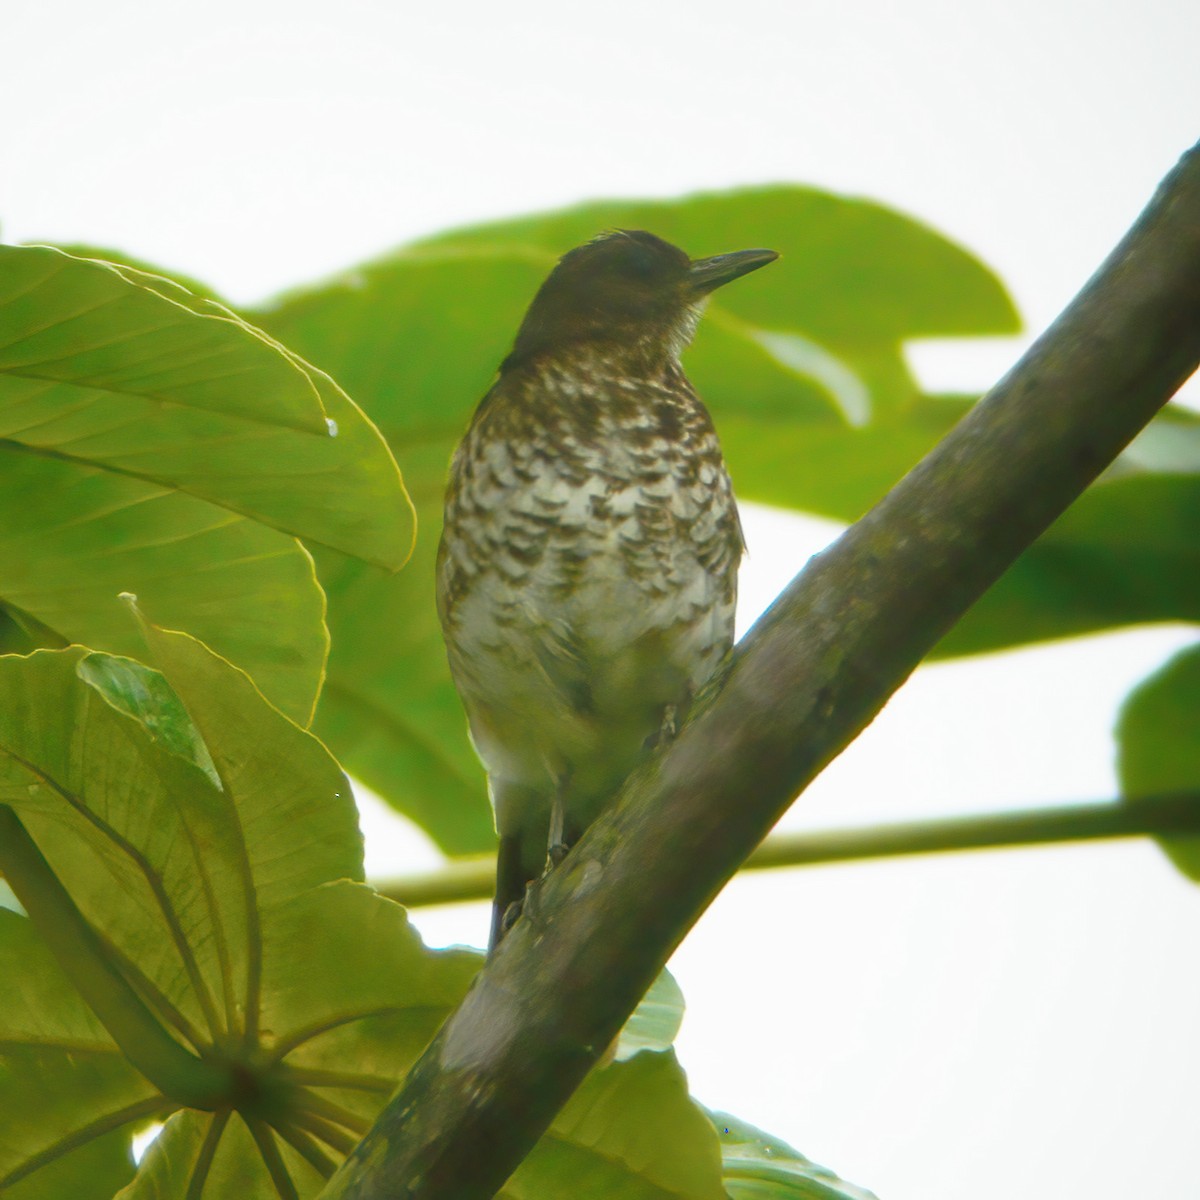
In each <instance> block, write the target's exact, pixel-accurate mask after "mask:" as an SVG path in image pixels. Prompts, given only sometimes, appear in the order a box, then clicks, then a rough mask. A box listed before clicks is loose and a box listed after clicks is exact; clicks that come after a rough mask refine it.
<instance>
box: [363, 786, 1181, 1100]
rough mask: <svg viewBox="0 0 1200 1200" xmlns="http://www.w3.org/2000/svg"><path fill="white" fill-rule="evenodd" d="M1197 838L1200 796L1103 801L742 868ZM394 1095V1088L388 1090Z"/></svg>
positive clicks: (486, 884) (763, 855) (786, 836)
mask: <svg viewBox="0 0 1200 1200" xmlns="http://www.w3.org/2000/svg"><path fill="white" fill-rule="evenodd" d="M1186 833H1190V834H1200V792H1188V793H1179V794H1175V795H1165V796H1142V797H1139V798H1138V800H1137V803H1136V804H1126V803H1123V802H1122V801H1120V800H1102V801H1097V802H1094V803H1090V804H1064V805H1060V806H1056V807H1054V808H1033V809H1007V810H1005V811H1002V812H995V813H973V814H971V815H969V816H954V817H938V818H933V819H930V820H923V821H904V822H899V823H897V824H894V825H864V826H851V827H849V828H847V829H819V830H813V831H811V832H808V833H776V834H772V836H771V837H769V838H767V840H766V841H765V842H763V843H762V845H761V846H759V847H758V848H757V849H756V850H755V851H754V853H753V854H751V855H750V857H749V858H748V859H746V861H745V862H744V863H742V865H741V866H740V867H739V868H738V869H739V871H773V870H779V869H781V868H783V869H786V868H791V867H815V866H825V865H827V864H830V863H845V862H862V861H863V860H864V859H873V858H901V857H906V856H907V855H910V854H941V853H947V852H951V851H956V850H1000V849H1008V848H1012V847H1014V846H1046V845H1050V844H1053V843H1062V842H1092V841H1100V840H1103V839H1107V838H1134V837H1164V836H1171V835H1176V836H1178V835H1179V834H1186ZM495 878H496V859H495V856H494V855H491V854H480V855H477V856H475V857H473V858H469V859H459V860H451V861H450V862H448V863H447V864H446V865H445V866H444V867H442V868H441V869H440V870H437V871H430V872H428V873H427V874H423V875H405V876H402V877H399V878H396V879H388V880H383V881H380V882H377V883H376V884H375V889H376V891H378V892H379V894H380V895H382V896H387V898H388V899H389V900H395V901H396V903H397V904H403V905H404V907H405V908H422V907H425V906H427V905H433V904H456V903H460V902H464V901H472V900H487V899H489V898H490V897H491V894H492V889H493V887H494V885H495ZM388 1090H389V1091H390V1090H391V1089H390V1088H389V1089H388Z"/></svg>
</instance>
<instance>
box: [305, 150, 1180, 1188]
mask: <svg viewBox="0 0 1200 1200" xmlns="http://www.w3.org/2000/svg"><path fill="white" fill-rule="evenodd" d="M1198 361H1200V147H1197V148H1196V149H1194V150H1193V151H1191V152H1190V153H1189V154H1188V155H1186V156H1185V157H1184V159H1183V160H1182V162H1181V163H1180V164H1179V166H1178V167H1177V168H1176V169H1175V170H1174V171H1173V172H1172V173H1171V174H1170V175H1169V176H1168V177H1167V179H1166V180H1165V181H1164V183H1163V185H1162V186H1161V187H1160V189H1159V191H1158V193H1157V195H1156V196H1155V197H1154V199H1153V200H1152V201H1151V203H1150V205H1149V206H1148V207H1147V209H1146V211H1145V212H1144V213H1143V214H1142V216H1141V217H1140V218H1139V220H1138V222H1137V223H1136V225H1135V226H1134V228H1133V229H1132V230H1131V231H1130V233H1129V234H1128V235H1127V236H1126V237H1125V239H1124V240H1123V241H1122V242H1121V244H1120V245H1119V246H1118V247H1117V248H1116V250H1115V251H1114V252H1113V253H1112V255H1110V257H1109V258H1108V260H1107V261H1106V262H1105V263H1104V265H1103V266H1102V267H1101V268H1100V270H1099V271H1098V272H1097V274H1096V275H1095V276H1094V277H1093V279H1092V280H1091V281H1090V282H1089V283H1088V284H1087V286H1086V287H1085V288H1084V289H1083V291H1082V292H1081V293H1080V294H1079V295H1078V296H1077V297H1076V298H1075V300H1074V301H1073V302H1072V303H1071V305H1070V306H1069V307H1068V308H1067V310H1066V311H1065V312H1064V313H1063V315H1062V316H1061V317H1059V319H1058V320H1057V321H1056V322H1055V323H1054V325H1053V326H1052V327H1051V328H1050V329H1049V331H1047V333H1045V334H1044V335H1043V336H1042V337H1041V338H1040V339H1039V340H1038V341H1037V342H1036V343H1035V345H1034V346H1033V347H1032V348H1031V349H1030V350H1029V352H1028V353H1027V354H1026V355H1025V356H1024V357H1023V358H1022V360H1021V362H1020V363H1018V365H1017V366H1016V367H1015V368H1014V369H1013V371H1011V372H1010V373H1009V374H1008V375H1007V376H1006V377H1005V378H1004V379H1003V380H1002V381H1001V382H1000V383H999V384H998V385H997V386H996V387H995V388H994V389H993V390H992V391H991V392H990V393H989V394H988V396H987V397H986V398H985V399H984V400H983V401H981V402H980V404H978V405H977V406H976V407H975V408H974V409H973V410H972V411H971V412H970V413H969V414H968V415H967V416H966V417H965V418H964V419H963V421H962V422H960V424H959V425H958V426H957V427H956V428H955V429H954V430H953V431H952V432H951V433H950V434H949V435H948V436H947V437H946V438H945V439H944V440H943V441H942V442H941V444H940V445H939V446H937V447H936V448H935V449H934V450H933V451H932V452H931V453H930V454H929V455H928V456H927V457H926V458H925V459H924V460H923V461H922V462H921V463H920V464H919V465H918V466H917V467H916V468H915V469H914V470H913V471H912V472H910V473H909V474H908V475H907V476H906V477H905V478H904V479H903V480H902V481H901V482H900V483H899V484H898V485H897V486H896V487H895V488H894V489H893V490H892V491H891V492H890V493H889V494H888V495H887V496H886V497H885V498H884V500H883V501H882V502H881V503H880V504H879V505H877V506H876V508H874V509H873V510H872V511H871V512H870V513H868V514H867V515H866V516H865V517H864V518H863V519H862V520H861V521H859V522H858V523H857V524H856V525H854V526H853V527H852V528H850V529H849V530H847V531H846V533H845V534H843V535H842V537H841V538H839V539H838V541H837V542H835V543H834V545H833V546H832V547H830V548H829V549H828V550H826V551H825V552H824V553H823V554H821V555H819V556H817V557H816V558H815V559H813V560H812V561H811V562H810V563H809V565H808V566H807V567H806V568H805V570H804V571H803V572H802V573H801V574H800V575H799V576H798V577H797V578H796V580H794V581H793V582H792V584H791V585H790V586H789V587H788V588H787V589H786V591H785V592H784V593H783V594H782V596H780V598H779V599H778V600H776V602H775V603H774V605H773V606H772V607H771V608H770V610H768V612H767V613H766V614H764V616H763V617H762V618H761V619H760V620H759V622H758V623H757V624H756V625H755V627H754V628H753V629H752V630H751V632H750V633H749V634H748V635H747V637H746V638H745V639H744V640H743V642H742V643H741V645H740V646H739V647H738V650H737V653H736V654H735V656H734V660H733V663H732V666H731V668H730V671H729V674H728V677H727V678H726V680H725V682H724V686H723V687H722V688H721V690H720V692H719V694H718V695H716V696H715V698H710V699H709V701H708V702H707V703H706V704H703V705H701V708H700V711H698V712H697V713H696V715H695V716H694V717H693V718H692V719H691V720H690V721H689V722H688V723H687V725H686V726H685V727H684V729H683V730H682V731H681V732H680V734H679V736H678V737H677V738H676V739H675V741H674V742H673V743H671V744H670V745H669V746H668V747H667V748H666V749H665V751H664V752H663V753H662V754H661V755H660V756H658V757H657V758H655V759H654V760H652V761H651V762H649V763H648V764H646V765H645V766H644V767H643V768H642V769H640V770H638V771H637V772H635V774H634V775H633V776H632V777H631V778H630V779H629V780H628V781H627V783H626V785H625V786H624V788H623V789H622V790H621V793H620V796H619V798H618V799H617V801H616V802H615V804H614V807H613V808H612V809H610V810H609V811H608V812H606V813H605V814H604V816H602V817H601V818H600V819H599V820H598V821H596V823H595V824H594V825H592V827H591V828H590V829H589V830H588V832H587V833H586V834H585V835H584V837H583V838H582V840H581V841H580V842H579V844H578V845H577V846H576V847H575V849H574V850H573V851H572V852H571V853H570V854H569V855H568V856H567V858H566V859H565V861H564V862H563V863H562V864H561V865H560V866H559V867H558V868H557V869H556V870H555V871H553V872H552V873H551V875H550V876H549V877H548V878H547V879H546V881H545V883H544V884H543V886H542V887H541V888H540V889H539V891H538V892H537V893H536V895H535V896H534V897H533V902H531V903H527V915H526V916H525V917H524V918H523V919H522V920H520V921H518V922H517V924H516V925H515V926H514V928H513V929H512V931H511V932H510V933H509V934H508V936H507V937H506V938H505V940H504V942H503V943H502V944H501V946H500V948H499V951H498V953H497V954H496V955H495V957H494V958H493V959H492V961H491V962H490V963H489V964H488V965H487V966H486V967H485V968H484V970H483V971H482V972H481V973H480V974H479V976H478V977H477V978H476V980H475V983H474V985H473V987H472V988H471V991H470V992H469V993H468V995H467V997H466V999H465V1000H464V1001H463V1003H462V1004H461V1005H460V1006H459V1008H458V1009H457V1010H456V1011H455V1012H454V1013H453V1014H451V1016H450V1017H449V1018H448V1019H447V1021H446V1023H445V1024H444V1025H443V1026H442V1028H441V1030H440V1031H439V1032H438V1034H437V1036H436V1037H435V1038H434V1040H433V1042H432V1043H431V1044H430V1045H429V1047H428V1049H427V1050H426V1051H425V1054H424V1055H423V1056H422V1058H421V1060H420V1061H419V1062H418V1063H417V1065H416V1066H415V1067H414V1069H413V1070H412V1072H411V1073H410V1074H409V1076H408V1078H407V1080H406V1081H405V1083H404V1085H403V1087H402V1088H401V1090H400V1091H399V1092H398V1093H397V1095H396V1096H394V1097H393V1098H392V1100H391V1101H390V1102H389V1103H388V1105H387V1107H386V1108H385V1109H384V1111H383V1113H382V1114H381V1115H380V1118H379V1120H378V1121H377V1122H376V1123H375V1125H374V1127H373V1128H372V1130H371V1131H370V1133H368V1134H367V1136H366V1137H365V1138H364V1139H363V1141H362V1142H361V1143H360V1144H359V1146H358V1148H357V1149H356V1150H355V1152H354V1154H353V1155H352V1156H351V1157H350V1158H349V1159H348V1160H347V1161H346V1163H345V1164H344V1165H343V1167H342V1168H341V1170H339V1171H338V1173H337V1174H336V1175H335V1176H334V1178H333V1179H332V1180H331V1181H330V1183H329V1185H328V1186H327V1188H326V1190H325V1191H324V1192H323V1193H322V1195H323V1196H324V1197H325V1198H326V1200H332V1198H334V1197H337V1198H340V1200H349V1198H353V1200H368V1198H370V1200H384V1198H385V1197H386V1198H388V1200H399V1198H402V1197H404V1198H409V1200H416V1198H422V1200H426V1198H428V1200H432V1198H434V1197H438V1198H444V1197H447V1196H453V1197H455V1200H474V1198H480V1200H482V1198H484V1197H490V1196H492V1195H494V1193H495V1192H496V1191H497V1190H499V1189H500V1187H502V1186H503V1184H504V1181H505V1180H506V1179H507V1178H508V1176H509V1174H510V1173H511V1172H512V1171H513V1170H514V1169H515V1168H516V1167H517V1165H518V1164H519V1163H520V1161H521V1159H522V1158H523V1157H524V1156H525V1155H526V1154H527V1153H528V1152H529V1150H530V1149H531V1148H532V1146H533V1145H534V1143H535V1142H536V1141H537V1139H538V1138H539V1137H540V1136H541V1134H542V1133H543V1131H544V1130H545V1129H546V1127H547V1126H548V1125H549V1123H550V1121H551V1120H552V1119H553V1117H554V1115H555V1113H556V1112H557V1111H558V1109H559V1108H560V1107H561V1106H562V1105H563V1104H564V1103H565V1101H566V1100H567V1098H568V1097H569V1096H570V1094H571V1092H572V1091H573V1090H574V1088H575V1087H576V1086H577V1085H578V1084H579V1082H580V1081H581V1080H582V1078H583V1076H584V1075H585V1074H586V1072H587V1070H588V1068H589V1067H590V1066H591V1065H592V1063H593V1062H594V1061H595V1059H596V1057H597V1056H598V1055H599V1054H600V1052H601V1051H602V1050H603V1048H604V1047H605V1046H606V1045H607V1044H608V1042H609V1040H610V1039H611V1038H612V1037H613V1036H614V1035H615V1034H616V1032H617V1030H618V1029H619V1027H620V1025H621V1023H622V1021H623V1020H624V1019H625V1017H626V1016H627V1015H628V1014H629V1012H630V1011H631V1010H632V1009H633V1007H634V1005H635V1004H636V1003H637V1001H638V999H639V998H640V996H641V995H642V994H643V993H644V992H645V990H646V989H647V987H648V986H649V985H650V983H651V981H652V980H653V978H654V976H655V974H656V973H657V971H658V970H659V969H660V968H661V966H662V964H663V963H664V962H665V961H666V959H667V958H668V956H669V955H670V953H671V951H672V950H673V949H674V948H675V947H676V946H677V945H678V943H679V942H680V940H681V939H682V938H683V936H684V934H685V933H686V931H687V930H688V929H689V928H690V927H691V925H692V924H693V923H694V922H695V921H696V919H697V917H698V916H699V915H700V913H701V912H703V910H704V909H705V908H706V907H707V906H708V904H709V903H710V902H711V900H712V899H713V897H714V896H715V895H716V894H717V892H718V891H719V890H720V889H721V887H722V886H723V885H724V884H725V882H726V881H727V880H728V879H729V878H730V876H731V875H733V873H734V872H735V871H736V870H737V868H738V865H739V864H740V863H741V862H742V861H743V860H744V859H745V858H746V857H747V856H748V855H749V854H750V853H751V851H752V850H753V849H754V847H755V846H756V845H757V844H758V843H759V842H760V841H761V840H762V839H763V837H764V836H765V835H766V833H767V832H768V830H770V828H771V826H772V825H773V824H774V823H775V821H776V820H777V819H778V817H779V816H780V814H781V813H782V812H783V811H784V810H785V809H786V808H787V807H788V805H789V804H790V803H791V802H792V799H793V798H794V797H795V796H796V794H797V793H798V792H799V791H800V790H801V789H802V788H804V787H805V786H806V785H807V784H808V783H809V782H810V781H811V780H812V779H813V778H814V777H815V776H816V774H817V773H818V772H819V771H820V770H821V769H822V768H823V767H824V766H825V765H826V764H827V763H828V762H829V761H830V760H831V759H832V758H834V757H835V755H837V754H838V753H840V751H841V750H842V749H844V748H845V746H846V745H848V744H849V742H850V741H851V740H853V738H854V737H855V736H856V735H857V734H858V733H859V732H860V731H861V730H862V729H863V727H864V726H865V725H867V723H868V722H869V721H870V720H871V719H872V718H873V717H874V716H875V714H876V713H878V711H879V710H880V708H882V707H883V704H884V703H885V702H886V700H887V698H888V697H889V696H890V695H891V694H892V692H893V691H895V690H896V688H897V687H899V686H900V684H901V683H903V681H904V680H905V679H906V678H907V676H908V675H909V674H910V673H911V672H912V670H913V669H914V667H916V665H917V663H918V662H920V660H921V659H922V658H923V657H924V656H925V655H926V654H927V653H928V652H929V651H930V650H931V649H932V648H933V646H934V645H936V643H937V641H938V639H939V638H941V637H942V635H943V634H945V632H946V631H947V630H948V629H949V628H950V627H951V626H952V625H953V624H954V622H955V621H957V620H958V619H959V618H960V617H961V616H962V615H963V613H964V612H965V611H966V610H967V609H968V608H969V607H970V606H971V604H972V603H974V601H975V600H977V599H978V598H979V597H980V596H981V595H982V594H983V592H984V591H985V590H986V589H987V588H988V587H989V586H990V585H991V584H992V583H994V582H995V580H996V579H997V578H998V577H999V576H1000V575H1001V574H1002V573H1003V572H1004V570H1005V569H1006V568H1007V567H1008V566H1009V565H1010V564H1011V563H1012V562H1013V560H1014V559H1015V558H1016V557H1017V555H1018V554H1020V552H1021V551H1022V550H1023V549H1024V548H1025V547H1026V546H1028V545H1029V544H1030V543H1031V542H1032V541H1033V540H1034V539H1035V538H1036V537H1037V536H1038V535H1039V534H1040V533H1041V532H1042V531H1043V530H1044V529H1045V528H1046V527H1047V526H1048V525H1049V524H1050V523H1051V522H1052V521H1053V520H1054V519H1055V518H1056V517H1057V516H1059V514H1061V513H1062V512H1063V510H1064V509H1065V508H1066V507H1067V506H1068V505H1069V504H1070V502H1071V501H1072V500H1073V499H1074V498H1075V497H1076V496H1078V495H1079V493H1080V492H1082V491H1083V489H1084V488H1085V487H1086V486H1087V485H1088V484H1089V483H1090V482H1091V481H1092V480H1093V479H1095V478H1096V476H1097V475H1098V474H1099V473H1100V472H1101V471H1102V470H1103V469H1104V468H1105V467H1106V466H1107V465H1108V464H1109V463H1110V462H1111V461H1112V460H1113V458H1115V457H1116V455H1117V454H1118V453H1119V452H1120V451H1121V449H1122V447H1124V446H1125V445H1126V444H1127V443H1128V442H1129V440H1130V439H1131V438H1132V437H1133V436H1134V434H1136V433H1137V431H1138V430H1139V429H1140V428H1141V427H1142V426H1143V425H1145V424H1146V423H1147V422H1148V421H1149V420H1150V419H1151V417H1153V415H1154V413H1155V412H1156V411H1157V410H1158V408H1159V407H1160V406H1161V405H1162V404H1164V403H1165V402H1166V401H1167V400H1168V399H1169V398H1170V396H1171V395H1172V394H1173V393H1174V392H1175V391H1176V389H1177V388H1178V387H1179V385H1180V384H1181V383H1182V382H1183V381H1184V380H1185V379H1186V378H1187V377H1188V375H1190V374H1191V373H1192V371H1193V370H1195V368H1196V365H1197V362H1198Z"/></svg>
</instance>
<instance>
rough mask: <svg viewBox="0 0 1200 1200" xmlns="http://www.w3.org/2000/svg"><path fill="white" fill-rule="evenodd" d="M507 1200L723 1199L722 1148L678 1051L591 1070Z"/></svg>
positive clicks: (507, 1189) (504, 1193)
mask: <svg viewBox="0 0 1200 1200" xmlns="http://www.w3.org/2000/svg"><path fill="white" fill-rule="evenodd" d="M499 1196H500V1197H501V1200H725V1193H724V1192H723V1191H722V1189H721V1168H720V1152H719V1147H718V1143H717V1139H716V1137H715V1136H714V1134H713V1128H712V1126H711V1124H709V1122H708V1119H707V1118H706V1116H705V1114H704V1112H703V1111H702V1110H701V1109H700V1108H699V1106H697V1105H696V1104H695V1103H693V1102H692V1101H691V1100H690V1099H689V1098H688V1094H687V1081H686V1079H685V1078H684V1074H683V1072H682V1071H681V1070H680V1068H679V1064H678V1063H677V1062H676V1061H675V1055H674V1054H673V1053H672V1052H670V1051H666V1052H664V1053H660V1054H655V1053H644V1054H638V1055H636V1056H635V1057H633V1058H631V1059H630V1060H629V1061H628V1062H620V1063H614V1064H613V1065H612V1066H610V1067H605V1068H603V1069H601V1070H598V1071H593V1072H592V1074H591V1075H589V1076H588V1078H587V1079H586V1080H584V1082H583V1085H582V1086H581V1087H580V1088H579V1090H578V1091H577V1092H576V1093H575V1095H574V1096H572V1097H571V1099H570V1100H569V1101H568V1102H567V1105H566V1107H565V1108H564V1109H563V1110H562V1112H561V1113H559V1115H558V1116H557V1117H556V1118H555V1120H554V1123H553V1124H552V1125H551V1126H550V1129H549V1130H548V1131H547V1133H546V1134H545V1135H544V1136H543V1137H542V1139H541V1141H540V1142H538V1144H537V1147H536V1148H535V1150H534V1151H533V1153H532V1154H530V1155H529V1157H528V1158H527V1159H526V1160H525V1161H524V1162H523V1163H522V1164H521V1166H520V1167H519V1168H518V1169H517V1171H516V1172H515V1173H514V1175H513V1176H512V1178H511V1179H510V1180H509V1181H508V1182H507V1183H506V1184H505V1185H504V1188H503V1189H502V1190H501V1191H500V1193H499Z"/></svg>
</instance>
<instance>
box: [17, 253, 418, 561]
mask: <svg viewBox="0 0 1200 1200" xmlns="http://www.w3.org/2000/svg"><path fill="white" fill-rule="evenodd" d="M0 329H2V330H3V334H2V335H0V438H3V439H7V440H8V441H11V442H14V443H17V444H19V445H22V446H26V447H28V448H29V449H31V450H34V451H37V452H38V453H39V454H42V455H47V454H49V455H53V456H55V457H56V458H60V459H66V460H68V461H71V462H75V463H81V464H86V465H92V466H99V467H103V468H104V469H106V470H109V471H116V472H120V473H121V474H125V475H130V476H133V477H134V478H139V479H144V480H148V481H150V482H153V483H157V484H161V485H163V486H166V487H171V488H178V489H181V490H183V491H187V492H190V493H192V494H193V495H196V496H199V497H202V498H203V499H206V500H209V501H212V502H213V503H215V504H219V505H222V506H224V507H226V508H230V509H232V510H233V511H235V512H238V513H241V514H243V515H246V516H250V517H252V518H253V519H255V520H258V521H262V522H264V523H266V524H269V525H273V526H275V527H276V528H278V529H282V530H284V531H285V532H288V533H292V534H296V535H301V536H304V537H306V538H308V539H310V540H312V541H315V542H321V543H325V544H328V545H332V546H336V547H338V548H339V549H340V550H343V551H345V552H348V553H351V554H355V555H358V556H361V557H364V558H368V559H371V560H373V561H376V562H379V563H381V564H383V565H385V566H389V567H396V566H399V565H400V564H401V563H403V562H404V559H405V557H406V556H407V553H408V550H409V546H410V543H411V537H412V524H411V517H410V508H409V505H408V501H407V498H406V496H405V495H404V490H403V486H402V485H401V483H400V476H399V473H398V471H397V469H396V465H395V462H394V460H393V459H392V457H391V454H390V452H389V451H388V449H387V447H386V446H385V445H384V443H383V442H382V440H381V439H380V437H379V434H378V431H377V430H375V428H374V427H373V426H372V425H371V423H370V422H369V421H367V420H366V418H365V417H364V416H363V415H362V413H361V412H360V411H359V410H358V409H357V408H356V407H355V406H354V405H353V404H352V403H351V402H350V401H349V399H348V398H347V397H346V396H345V394H344V393H343V392H341V390H340V389H339V388H338V387H337V385H336V384H334V383H333V381H332V380H330V379H329V378H328V377H327V376H325V375H323V374H322V373H321V372H319V371H316V370H314V369H313V368H311V367H309V366H308V365H307V364H306V363H304V362H303V361H302V360H301V359H299V358H298V357H297V356H296V355H294V354H292V353H291V352H290V351H288V350H285V349H284V348H283V347H281V346H278V345H276V344H275V343H273V342H272V341H271V340H270V339H269V338H267V337H266V336H265V335H263V334H262V333H261V332H260V331H258V330H257V329H255V328H254V327H253V326H251V325H249V324H248V323H247V322H245V321H244V320H243V319H242V318H240V317H237V316H236V315H235V314H233V313H232V312H230V311H229V310H228V309H225V308H223V307H222V306H221V305H219V304H217V303H216V302H215V301H212V300H209V299H205V298H202V297H198V296H196V295H194V294H193V293H192V292H190V291H189V290H188V289H186V288H185V287H183V286H182V285H181V284H178V283H175V282H172V281H171V280H168V279H165V278H163V277H161V276H157V275H153V274H150V273H147V272H144V271H140V270H137V269H135V268H132V267H125V266H120V265H116V264H111V263H102V262H97V261H95V260H92V259H86V258H76V257H74V256H72V255H69V254H66V253H64V252H63V251H60V250H56V249H53V248H51V247H47V246H0Z"/></svg>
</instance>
